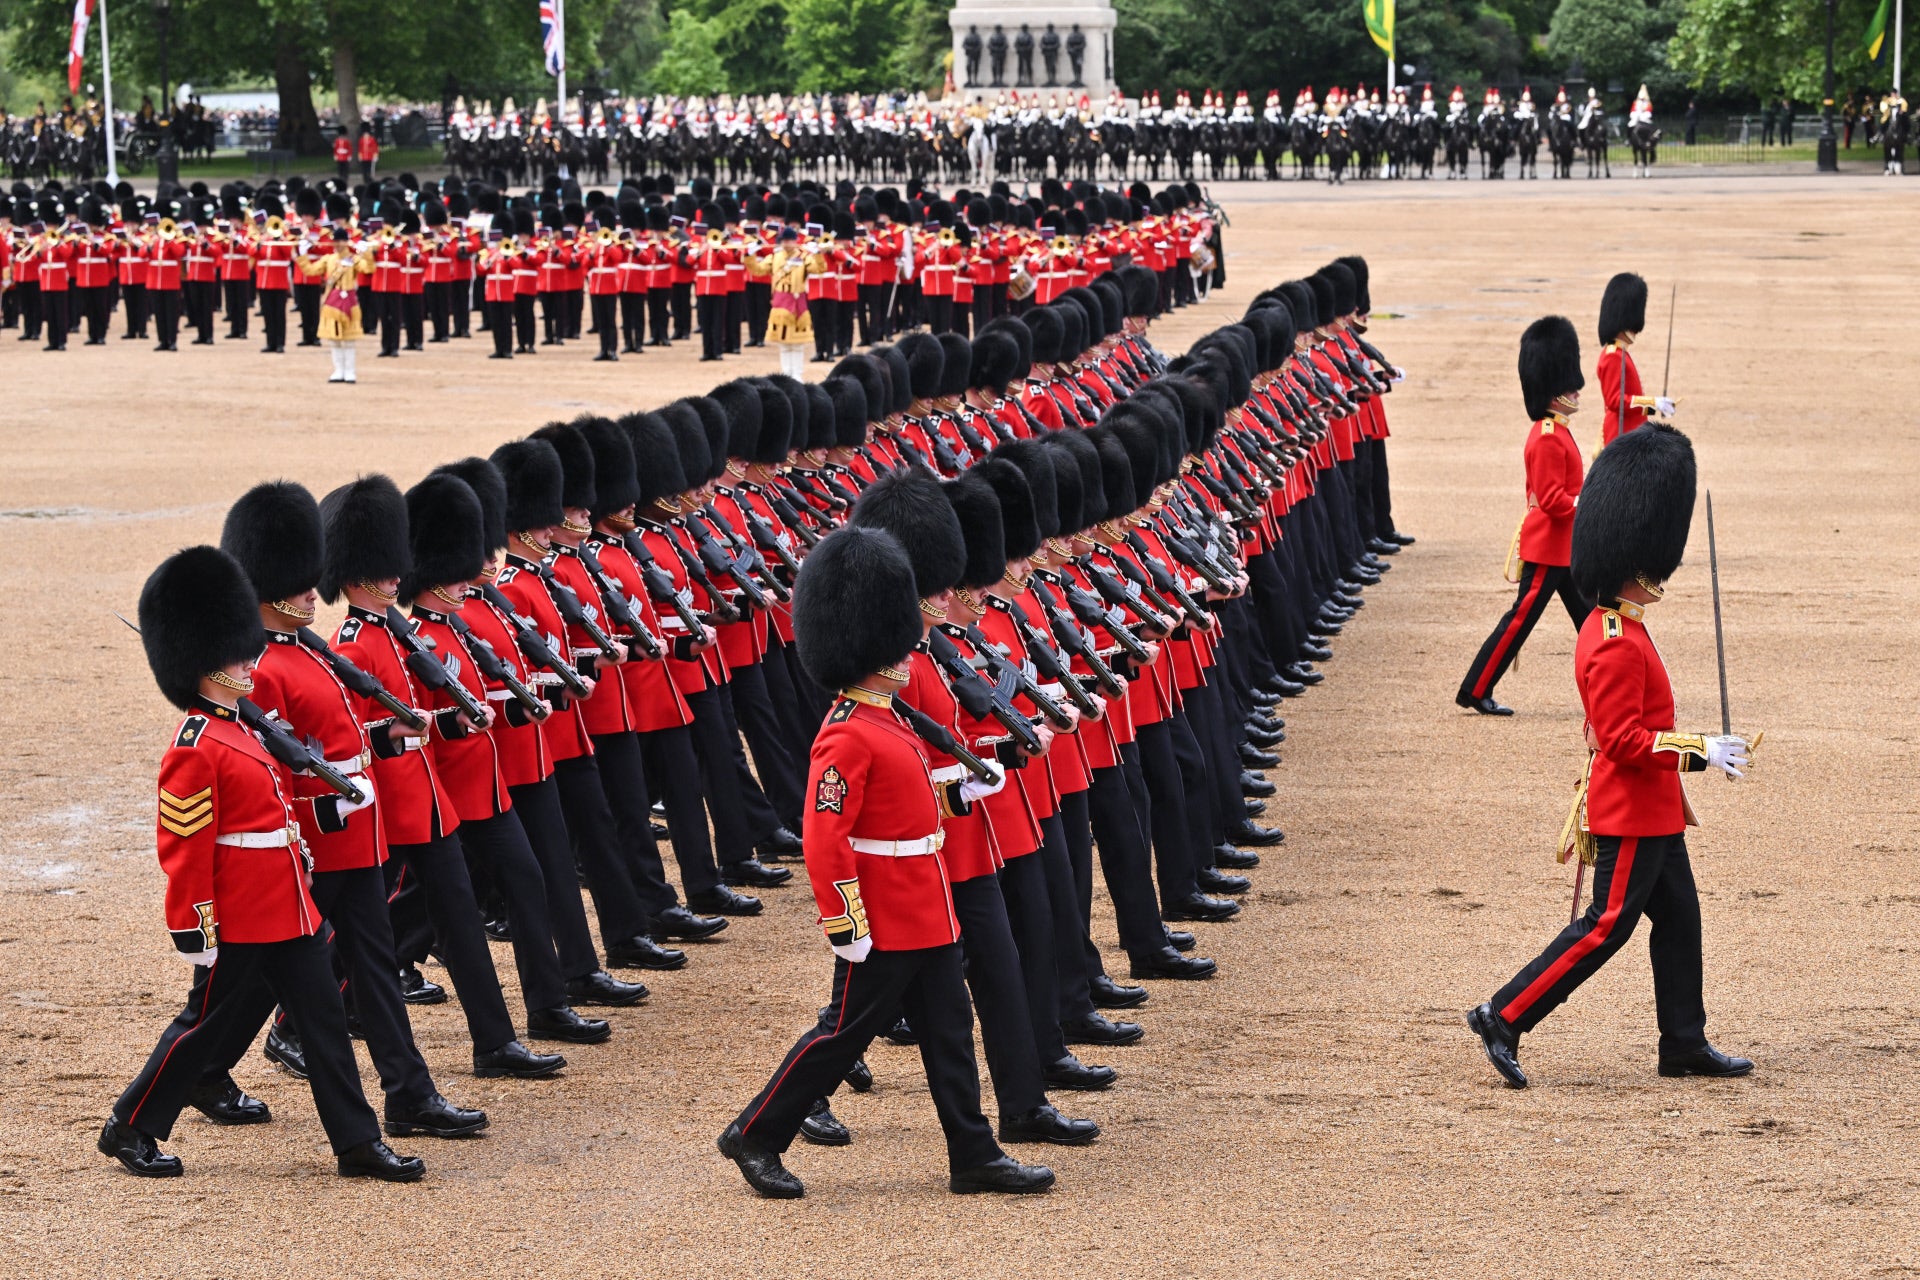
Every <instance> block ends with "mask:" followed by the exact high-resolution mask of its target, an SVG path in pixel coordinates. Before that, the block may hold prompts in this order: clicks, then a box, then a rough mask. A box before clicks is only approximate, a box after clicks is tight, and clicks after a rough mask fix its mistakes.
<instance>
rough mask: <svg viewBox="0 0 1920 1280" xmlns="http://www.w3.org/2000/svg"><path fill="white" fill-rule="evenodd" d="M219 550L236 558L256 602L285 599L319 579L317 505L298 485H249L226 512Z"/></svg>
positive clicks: (281, 482)
mask: <svg viewBox="0 0 1920 1280" xmlns="http://www.w3.org/2000/svg"><path fill="white" fill-rule="evenodd" d="M220 549H221V550H222V551H224V552H226V553H227V554H228V555H230V556H232V557H233V558H234V559H235V560H238V561H239V562H240V571H241V572H242V573H244V574H246V575H247V581H249V582H251V583H252V584H253V589H254V590H255V591H256V592H258V593H259V596H260V599H259V603H261V604H267V603H270V602H271V601H274V600H289V599H291V598H293V597H294V596H297V595H301V594H304V593H305V592H307V591H308V590H310V589H312V588H313V587H315V586H318V585H319V583H320V563H321V557H322V554H323V547H322V541H321V536H320V507H319V505H318V504H316V503H315V502H314V500H313V495H312V494H311V493H308V492H307V490H306V488H305V487H304V486H302V485H298V484H295V483H293V482H292V481H290V480H271V481H268V482H267V483H266V484H261V485H255V486H254V487H253V488H251V489H249V490H247V492H246V493H244V494H242V495H241V496H240V500H239V501H238V502H236V503H234V504H233V507H232V508H231V509H230V510H229V511H228V512H227V522H226V524H224V525H223V526H221V529H220Z"/></svg>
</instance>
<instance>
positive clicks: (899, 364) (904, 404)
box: [871, 346, 913, 418]
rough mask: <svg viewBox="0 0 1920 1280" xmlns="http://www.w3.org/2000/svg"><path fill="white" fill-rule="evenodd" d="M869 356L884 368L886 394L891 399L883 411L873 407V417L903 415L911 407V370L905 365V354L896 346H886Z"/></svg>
mask: <svg viewBox="0 0 1920 1280" xmlns="http://www.w3.org/2000/svg"><path fill="white" fill-rule="evenodd" d="M871 354H872V355H874V356H876V357H878V358H879V360H880V361H881V363H882V364H883V365H884V366H885V369H884V372H885V375H886V378H887V389H888V394H889V395H890V396H891V397H892V402H891V403H890V404H889V405H887V406H886V407H885V408H884V409H882V408H880V407H879V406H874V407H875V408H876V410H877V412H876V414H875V416H876V417H878V418H885V417H886V416H887V415H888V414H891V413H905V412H906V411H907V410H908V409H911V408H912V407H913V370H912V369H911V368H910V367H909V366H908V365H907V356H906V353H905V352H904V351H902V350H900V348H899V347H897V346H887V347H875V348H873V350H872V352H871Z"/></svg>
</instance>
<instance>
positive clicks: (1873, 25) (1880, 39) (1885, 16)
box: [1367, 0, 1893, 62]
mask: <svg viewBox="0 0 1920 1280" xmlns="http://www.w3.org/2000/svg"><path fill="white" fill-rule="evenodd" d="M1368 12H1369V13H1371V12H1372V9H1371V8H1369V9H1368ZM1892 16H1893V0H1880V7H1879V8H1877V9H1875V10H1874V11H1873V21H1872V22H1869V23H1868V24H1867V38H1866V42H1865V43H1866V46H1867V57H1869V58H1871V59H1872V60H1873V61H1875V62H1878V61H1880V51H1881V49H1882V48H1883V47H1884V46H1885V45H1886V43H1887V23H1888V21H1889V20H1890V19H1891V18H1892ZM1367 22H1368V25H1369V26H1371V25H1372V22H1373V19H1372V18H1371V17H1369V18H1368V19H1367ZM1374 38H1375V39H1376V40H1377V39H1379V37H1378V36H1375V37H1374Z"/></svg>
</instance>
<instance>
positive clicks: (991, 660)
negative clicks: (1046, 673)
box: [967, 623, 1085, 730]
mask: <svg viewBox="0 0 1920 1280" xmlns="http://www.w3.org/2000/svg"><path fill="white" fill-rule="evenodd" d="M967 639H968V640H969V641H970V642H971V643H972V644H973V651H974V652H975V653H977V654H979V655H980V660H981V661H983V662H985V663H986V664H987V665H988V666H989V667H991V668H993V670H994V671H995V672H996V673H997V678H999V679H1005V678H1006V677H1007V676H1009V675H1011V676H1012V677H1013V687H1014V690H1015V692H1017V693H1020V694H1023V695H1024V696H1025V697H1026V699H1027V701H1028V702H1031V703H1032V704H1033V705H1034V709H1035V710H1037V711H1038V712H1039V713H1040V714H1041V715H1043V716H1045V717H1046V718H1047V719H1048V720H1050V721H1051V722H1052V723H1053V727H1054V728H1056V729H1060V730H1067V729H1071V728H1073V717H1071V716H1069V715H1068V714H1067V713H1066V710H1065V709H1064V708H1063V707H1061V705H1060V704H1059V703H1057V702H1055V701H1054V700H1053V699H1052V698H1049V697H1048V696H1047V695H1046V694H1044V693H1042V692H1041V691H1040V686H1039V685H1037V684H1035V683H1034V682H1033V677H1032V676H1029V675H1028V674H1027V673H1026V671H1025V670H1024V669H1023V668H1022V667H1021V665H1020V664H1019V663H1017V662H1015V661H1014V660H1013V659H1012V658H1009V657H1008V656H1007V655H1006V654H1004V653H1001V652H1000V651H999V650H998V649H996V648H994V647H993V644H992V642H991V641H989V640H988V639H987V637H986V634H985V633H984V632H982V631H981V630H980V627H979V625H978V624H977V623H976V624H975V625H973V626H971V627H968V628H967ZM1035 665H1036V666H1037V665H1039V664H1037V663H1036V664H1035ZM1081 692H1082V694H1084V693H1085V690H1082V691H1081Z"/></svg>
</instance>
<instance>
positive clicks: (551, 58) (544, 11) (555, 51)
mask: <svg viewBox="0 0 1920 1280" xmlns="http://www.w3.org/2000/svg"><path fill="white" fill-rule="evenodd" d="M556 19H557V15H556V14H555V12H554V0H540V48H541V49H542V50H544V51H545V53H546V55H547V74H548V75H550V76H558V75H559V74H560V70H561V67H562V66H563V65H564V63H565V57H566V55H565V53H564V52H563V42H562V36H561V32H560V23H559V22H558V21H557V20H556Z"/></svg>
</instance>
